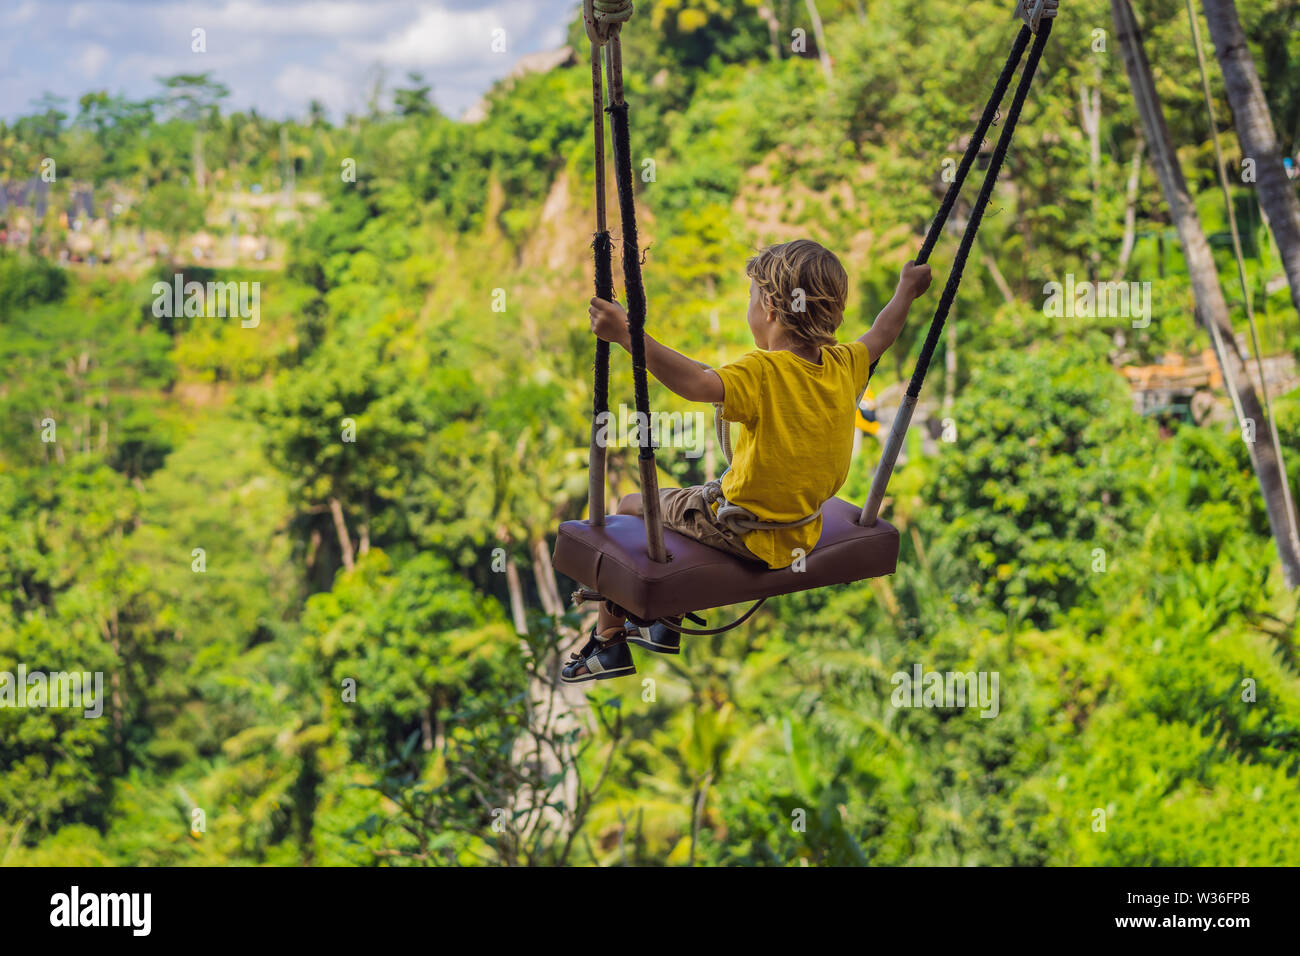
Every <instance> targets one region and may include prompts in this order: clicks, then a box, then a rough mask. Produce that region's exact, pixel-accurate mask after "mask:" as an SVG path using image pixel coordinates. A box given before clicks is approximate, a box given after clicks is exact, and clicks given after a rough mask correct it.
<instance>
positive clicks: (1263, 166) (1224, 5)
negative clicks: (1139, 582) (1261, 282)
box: [1202, 0, 1300, 312]
mask: <svg viewBox="0 0 1300 956" xmlns="http://www.w3.org/2000/svg"><path fill="white" fill-rule="evenodd" d="M1202 6H1203V7H1204V8H1205V19H1206V21H1207V22H1208V23H1209V25H1210V36H1211V38H1212V39H1213V40H1214V55H1215V56H1216V57H1217V58H1218V60H1219V66H1220V68H1221V69H1222V70H1223V84H1224V89H1225V90H1226V91H1227V94H1228V103H1229V105H1231V107H1232V118H1233V125H1234V126H1235V127H1236V129H1237V139H1238V140H1239V141H1240V142H1241V154H1242V158H1243V159H1245V160H1251V161H1252V162H1253V163H1254V165H1255V175H1256V177H1257V178H1256V191H1257V192H1258V194H1259V204H1260V205H1261V206H1262V207H1263V209H1264V216H1265V218H1266V219H1267V222H1268V226H1269V228H1270V229H1271V230H1272V232H1273V238H1274V240H1275V241H1276V242H1277V248H1278V251H1279V252H1280V253H1281V255H1282V268H1283V269H1284V270H1285V271H1286V279H1287V282H1288V283H1289V284H1290V286H1291V302H1292V303H1293V304H1294V305H1295V307H1296V311H1297V312H1300V199H1297V198H1296V191H1295V187H1294V186H1292V185H1291V181H1290V180H1289V179H1287V175H1286V169H1285V168H1284V167H1283V165H1282V149H1281V144H1280V143H1279V142H1278V138H1277V133H1276V132H1275V131H1274V129H1273V119H1272V117H1270V116H1269V112H1268V102H1267V101H1266V100H1265V99H1264V88H1263V87H1262V86H1261V85H1260V82H1259V73H1258V72H1256V70H1255V62H1254V61H1253V60H1252V59H1251V58H1250V48H1249V47H1248V46H1247V45H1246V35H1245V33H1243V32H1242V29H1241V20H1240V19H1238V17H1237V6H1236V4H1235V3H1234V2H1233V0H1202Z"/></svg>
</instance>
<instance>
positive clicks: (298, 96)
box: [0, 0, 579, 121]
mask: <svg viewBox="0 0 1300 956" xmlns="http://www.w3.org/2000/svg"><path fill="white" fill-rule="evenodd" d="M578 6H579V2H578V0H208V2H185V0H92V2H76V0H0V117H3V118H5V119H12V118H13V117H15V116H17V115H20V114H22V113H24V112H27V111H29V106H30V103H31V101H32V100H33V99H35V98H37V97H38V96H40V95H41V94H42V93H45V92H47V91H48V92H51V93H54V94H56V95H59V96H64V97H66V98H67V99H68V100H69V102H70V104H74V105H75V102H76V99H77V97H79V96H80V95H81V94H82V93H85V92H87V91H89V90H99V89H106V90H108V91H109V92H110V93H125V94H126V95H127V96H130V97H138V98H142V97H144V96H146V95H150V94H152V93H154V92H156V90H157V84H156V82H155V78H156V77H159V76H170V75H172V74H175V73H201V72H205V71H206V72H211V73H212V74H213V75H214V76H215V78H216V79H218V80H220V81H221V82H223V83H225V84H226V85H227V86H228V87H229V88H230V97H229V98H228V99H227V100H226V101H225V108H226V109H247V108H249V107H256V108H257V109H258V111H259V112H261V113H263V114H264V115H268V116H274V117H283V116H287V115H302V113H303V112H304V111H305V107H306V105H307V102H308V101H309V100H310V99H312V98H313V97H315V98H318V99H320V100H322V101H323V102H324V103H325V104H326V106H327V107H328V108H329V112H330V117H331V119H333V120H336V121H337V120H338V119H340V118H341V117H342V115H343V114H344V112H346V111H348V110H359V109H361V108H362V106H363V105H364V103H365V102H366V99H367V95H368V91H369V89H370V87H371V85H372V84H373V82H374V78H375V76H376V75H377V73H378V71H380V70H382V71H383V72H384V74H385V75H386V77H387V80H388V85H389V86H391V85H392V84H393V83H397V84H399V85H401V84H402V83H404V82H405V78H406V73H407V72H408V71H409V70H418V71H420V72H422V73H424V75H425V78H426V81H428V82H431V83H432V85H433V87H434V93H433V95H434V100H435V101H436V102H437V104H438V106H439V108H440V109H442V110H443V111H444V112H446V113H448V114H450V115H452V116H459V115H460V114H461V113H462V112H463V111H464V110H465V109H466V108H467V107H469V106H470V105H471V104H473V103H474V102H475V101H476V100H477V99H478V97H479V96H480V95H481V94H482V93H483V92H484V91H485V90H486V89H487V88H488V87H489V86H490V85H491V83H492V81H493V80H495V79H497V78H499V77H501V76H503V75H504V74H506V73H507V72H509V69H510V67H511V66H512V65H513V64H514V62H515V61H516V60H517V59H518V58H519V57H520V56H522V55H524V54H526V53H533V52H536V51H538V50H545V49H551V48H554V47H557V46H559V45H560V44H561V43H562V42H563V40H564V36H565V28H566V26H567V24H568V21H569V19H570V18H571V17H572V16H573V15H575V14H576V12H577V9H578ZM195 28H202V29H203V30H205V31H206V43H207V52H205V53H195V52H192V50H191V36H192V32H193V30H194V29H195ZM499 28H500V29H504V30H505V31H506V33H505V46H506V50H505V52H504V53H494V52H493V51H492V38H493V30H495V29H499ZM74 111H75V110H74Z"/></svg>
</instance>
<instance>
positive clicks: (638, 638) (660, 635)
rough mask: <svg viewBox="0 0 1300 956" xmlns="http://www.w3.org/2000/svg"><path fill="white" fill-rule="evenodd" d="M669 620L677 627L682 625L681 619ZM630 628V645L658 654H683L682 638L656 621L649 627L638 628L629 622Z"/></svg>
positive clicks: (628, 637)
mask: <svg viewBox="0 0 1300 956" xmlns="http://www.w3.org/2000/svg"><path fill="white" fill-rule="evenodd" d="M669 620H671V621H672V622H673V623H674V624H677V625H680V624H681V623H682V619H681V618H680V617H674V618H669ZM628 627H629V628H630V629H632V630H630V631H629V633H628V635H627V640H628V643H629V644H635V645H637V646H638V647H644V648H645V649H646V650H647V651H654V652H655V653H656V654H680V653H681V652H682V636H681V635H680V634H678V633H677V632H676V631H674V630H673V629H672V628H670V627H666V626H665V625H663V624H660V623H659V622H658V621H655V622H654V623H653V624H651V625H650V626H649V627H637V626H636V625H635V624H632V623H631V622H629V623H628Z"/></svg>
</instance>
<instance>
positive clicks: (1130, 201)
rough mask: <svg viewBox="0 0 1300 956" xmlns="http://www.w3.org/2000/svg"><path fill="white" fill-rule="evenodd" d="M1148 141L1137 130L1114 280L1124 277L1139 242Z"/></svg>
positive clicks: (1125, 188) (1125, 196)
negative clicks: (1139, 205)
mask: <svg viewBox="0 0 1300 956" xmlns="http://www.w3.org/2000/svg"><path fill="white" fill-rule="evenodd" d="M1146 148H1147V141H1146V139H1144V138H1143V136H1142V130H1141V129H1139V130H1138V131H1137V142H1136V143H1134V144H1133V160H1132V162H1131V163H1130V165H1129V169H1128V183H1127V185H1126V186H1125V187H1124V238H1123V240H1122V241H1121V242H1120V245H1119V262H1117V263H1116V264H1115V275H1114V276H1112V277H1111V281H1112V282H1119V281H1121V280H1122V279H1123V278H1124V272H1125V270H1126V269H1128V261H1129V259H1130V258H1132V256H1133V247H1134V246H1135V245H1136V244H1137V198H1138V185H1139V183H1140V182H1141V176H1142V154H1143V153H1144V152H1145V151H1146Z"/></svg>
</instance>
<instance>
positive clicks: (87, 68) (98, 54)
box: [77, 43, 108, 80]
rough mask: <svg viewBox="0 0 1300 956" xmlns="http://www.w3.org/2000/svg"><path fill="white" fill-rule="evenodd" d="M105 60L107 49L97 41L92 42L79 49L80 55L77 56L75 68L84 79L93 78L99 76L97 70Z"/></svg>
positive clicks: (102, 66)
mask: <svg viewBox="0 0 1300 956" xmlns="http://www.w3.org/2000/svg"><path fill="white" fill-rule="evenodd" d="M107 62H108V51H107V50H106V49H104V48H103V47H102V46H100V45H99V44H98V43H92V44H90V46H88V47H86V48H85V49H84V50H82V51H81V56H80V57H78V58H77V69H79V70H80V71H81V75H82V76H84V77H85V78H86V79H88V80H93V79H94V78H95V77H97V76H99V71H100V70H102V69H103V68H104V64H105V63H107Z"/></svg>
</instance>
